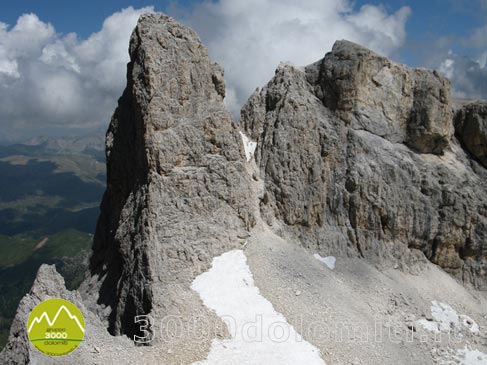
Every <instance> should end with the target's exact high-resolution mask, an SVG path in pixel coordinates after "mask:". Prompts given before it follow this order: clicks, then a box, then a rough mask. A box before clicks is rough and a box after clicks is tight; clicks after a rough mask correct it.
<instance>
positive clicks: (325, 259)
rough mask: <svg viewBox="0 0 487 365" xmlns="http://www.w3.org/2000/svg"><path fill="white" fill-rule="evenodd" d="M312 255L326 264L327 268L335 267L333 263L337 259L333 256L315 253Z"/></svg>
mask: <svg viewBox="0 0 487 365" xmlns="http://www.w3.org/2000/svg"><path fill="white" fill-rule="evenodd" d="M313 257H314V258H315V259H317V260H318V261H321V262H322V263H324V264H325V265H326V266H328V268H329V269H330V270H333V269H335V264H336V261H337V259H336V258H335V256H326V257H322V256H321V255H320V254H318V253H315V254H314V255H313Z"/></svg>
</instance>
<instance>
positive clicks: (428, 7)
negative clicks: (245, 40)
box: [0, 0, 487, 66]
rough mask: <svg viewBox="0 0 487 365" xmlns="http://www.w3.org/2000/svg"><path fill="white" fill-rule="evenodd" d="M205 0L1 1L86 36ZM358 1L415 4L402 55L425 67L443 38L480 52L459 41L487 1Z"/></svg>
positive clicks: (485, 11) (9, 16) (8, 15)
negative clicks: (149, 11)
mask: <svg viewBox="0 0 487 365" xmlns="http://www.w3.org/2000/svg"><path fill="white" fill-rule="evenodd" d="M201 2H202V1H194V0H179V1H178V0H174V1H160V0H159V1H158V0H154V1H145V0H103V1H90V0H85V1H65V0H43V1H39V0H22V1H9V2H4V3H3V4H2V5H1V14H0V21H3V22H5V23H7V24H10V25H13V24H15V22H16V21H17V19H18V17H19V16H20V15H22V14H24V13H30V12H33V13H35V14H37V15H38V16H39V18H40V19H42V20H43V21H45V22H50V23H52V24H54V25H55V27H56V30H57V31H59V32H62V33H69V32H76V33H77V34H78V35H79V36H80V37H83V38H86V37H88V36H89V35H90V34H91V33H93V32H95V31H97V30H98V29H99V28H100V25H101V24H102V23H103V20H104V19H105V18H107V17H108V16H109V15H111V14H113V13H114V12H116V11H118V10H120V9H122V8H126V7H128V6H132V7H134V8H141V7H144V6H154V8H155V10H156V11H162V12H169V13H171V12H172V10H173V8H174V7H175V6H177V7H180V8H183V9H191V7H192V6H193V5H194V4H196V3H201ZM354 4H355V5H354V8H355V9H357V8H360V7H361V6H362V5H364V4H374V5H378V6H383V7H384V8H385V9H386V10H388V11H389V12H394V11H397V10H398V9H400V8H401V7H403V6H408V7H410V8H411V11H412V13H411V16H410V17H409V19H408V22H407V23H406V32H407V44H406V47H405V48H404V49H403V50H401V52H400V54H399V55H396V57H397V58H398V60H400V61H402V62H405V63H408V64H410V65H412V66H420V65H421V63H422V62H421V59H420V57H419V55H418V53H420V52H421V48H422V46H423V45H425V44H428V43H430V42H433V41H435V40H437V39H438V38H445V37H447V38H449V39H450V41H451V46H452V48H453V49H455V50H456V51H458V52H461V53H462V56H467V57H472V56H474V54H472V50H471V49H469V48H468V47H462V45H461V44H459V43H458V42H456V41H457V40H458V39H459V38H462V37H467V36H468V35H469V34H471V33H472V32H473V31H474V30H475V29H476V28H479V27H481V26H482V25H485V24H486V23H487V1H479V0H415V1H414V0H413V1H411V0H409V1H408V0H384V1H382V0H357V1H354ZM179 10H180V11H181V9H179ZM486 37H487V35H486ZM414 47H417V48H418V49H414Z"/></svg>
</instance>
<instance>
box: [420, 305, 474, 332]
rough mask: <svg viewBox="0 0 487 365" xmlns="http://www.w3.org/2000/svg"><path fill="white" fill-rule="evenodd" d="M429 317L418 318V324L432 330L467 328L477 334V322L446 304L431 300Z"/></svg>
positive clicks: (460, 330) (442, 330) (456, 330)
mask: <svg viewBox="0 0 487 365" xmlns="http://www.w3.org/2000/svg"><path fill="white" fill-rule="evenodd" d="M431 317H432V319H433V320H432V321H428V320H427V319H420V320H418V321H417V323H418V324H419V325H421V326H422V327H424V328H425V329H427V330H428V331H432V332H436V333H439V332H448V331H452V330H453V331H455V332H458V333H461V332H462V331H463V330H468V331H470V332H471V333H474V334H478V333H479V326H478V324H477V323H476V322H475V321H474V320H473V319H472V318H470V317H469V316H467V315H464V314H461V315H458V313H457V312H456V311H455V310H454V309H453V308H452V307H451V306H449V305H448V304H445V303H440V302H437V301H436V300H433V301H432V302H431Z"/></svg>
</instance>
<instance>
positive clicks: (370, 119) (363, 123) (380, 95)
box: [307, 41, 453, 154]
mask: <svg viewBox="0 0 487 365" xmlns="http://www.w3.org/2000/svg"><path fill="white" fill-rule="evenodd" d="M307 73H308V74H309V76H308V79H309V81H310V82H311V83H312V84H314V85H315V92H316V94H317V96H318V97H320V98H321V99H322V100H323V102H324V103H325V105H326V106H327V107H328V108H330V109H331V110H333V111H335V112H336V113H337V114H338V115H339V116H340V118H341V119H343V120H344V121H345V122H347V123H349V124H350V125H351V126H352V128H354V129H363V130H366V131H368V132H371V133H374V134H376V135H378V136H381V137H384V138H386V139H387V140H389V141H391V142H393V143H396V142H400V143H406V144H407V145H408V146H410V147H411V148H413V149H415V150H416V151H418V152H422V153H435V154H441V153H443V151H444V149H445V148H446V147H447V145H448V143H449V140H450V138H451V136H452V134H453V126H452V123H451V122H450V121H451V119H452V105H451V102H450V81H449V80H448V79H446V78H444V77H442V76H440V75H439V74H438V73H437V72H436V71H430V70H426V69H418V68H416V69H410V68H408V67H406V66H404V65H401V64H398V63H395V62H392V61H390V60H389V59H387V58H385V57H382V56H379V55H378V54H376V53H374V52H372V51H370V50H368V49H366V48H364V47H362V46H360V45H357V44H355V43H352V42H349V41H337V42H336V43H335V44H334V46H333V48H332V51H331V52H330V53H328V54H327V55H326V56H325V58H324V59H323V60H322V61H319V62H318V63H317V64H314V65H311V66H309V67H308V68H307Z"/></svg>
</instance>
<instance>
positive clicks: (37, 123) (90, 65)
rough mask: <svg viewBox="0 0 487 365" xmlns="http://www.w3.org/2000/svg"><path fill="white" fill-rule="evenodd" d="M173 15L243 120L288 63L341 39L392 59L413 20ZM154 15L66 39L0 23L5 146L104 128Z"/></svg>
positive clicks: (312, 12) (40, 27) (378, 10)
mask: <svg viewBox="0 0 487 365" xmlns="http://www.w3.org/2000/svg"><path fill="white" fill-rule="evenodd" d="M173 10H174V11H173V14H179V15H176V18H178V19H180V20H181V21H183V22H185V23H186V24H188V25H190V26H191V27H192V28H193V29H195V30H196V31H197V32H198V33H199V34H200V36H201V38H202V39H203V41H204V43H205V45H206V46H207V47H208V48H209V50H210V54H211V56H212V58H213V59H214V60H215V61H217V62H219V63H220V64H221V65H222V66H223V67H224V69H225V79H226V82H227V98H226V103H227V105H228V107H229V108H230V110H231V111H232V112H233V113H234V115H236V116H238V114H239V110H240V107H241V106H242V104H243V103H244V102H245V101H246V99H247V98H248V96H249V95H250V94H251V92H252V91H253V90H254V89H255V88H256V87H258V86H262V85H264V84H265V83H266V82H267V81H268V80H269V79H270V78H271V77H272V75H273V73H274V70H275V68H276V67H277V65H278V64H279V63H280V62H281V61H285V62H286V61H289V62H292V63H294V64H297V65H306V64H309V63H311V62H314V61H316V60H318V59H320V58H322V57H323V56H324V54H325V53H326V52H327V51H329V50H330V49H331V47H332V45H333V43H334V42H335V41H336V40H337V39H348V40H351V41H355V42H358V43H360V44H362V45H364V46H367V47H369V48H371V49H373V50H375V51H377V52H379V53H381V54H384V55H390V54H391V53H392V52H394V51H395V50H397V49H398V48H399V47H401V45H402V44H403V43H404V41H405V38H406V32H405V23H406V21H407V18H408V16H409V14H410V9H409V8H408V7H403V8H401V9H399V10H397V11H396V12H394V13H390V12H387V11H386V10H385V9H384V8H383V7H380V6H372V5H364V6H362V7H361V8H360V9H354V7H353V3H352V1H351V0H306V1H302V2H297V1H291V0H246V1H241V0H218V1H205V2H203V3H200V4H196V5H194V6H193V8H192V10H190V11H189V12H188V10H186V12H185V13H177V9H174V8H173ZM152 11H154V9H153V7H146V8H141V9H134V8H132V7H129V8H126V9H123V10H121V11H119V12H116V13H114V14H113V15H111V16H110V17H108V18H107V19H106V20H105V21H104V23H103V26H102V28H101V30H100V31H98V32H97V33H94V34H92V35H91V36H90V37H88V38H87V39H80V38H79V37H78V35H77V34H75V33H69V34H59V33H57V32H56V30H55V27H54V26H53V25H51V24H47V23H45V22H43V21H42V20H41V19H39V18H38V17H37V16H36V15H35V14H25V15H22V16H21V17H19V19H18V21H17V24H15V25H13V26H12V27H9V26H7V25H6V24H4V23H1V22H0V130H2V132H1V133H0V140H2V139H3V140H5V139H21V138H29V137H32V136H35V135H39V134H57V135H67V134H79V133H85V132H86V131H89V130H90V129H96V128H104V127H106V125H107V124H108V121H109V119H110V116H111V114H112V113H113V110H114V109H115V106H116V100H117V99H118V97H119V96H120V95H121V93H122V91H123V88H124V85H125V82H126V80H125V73H126V63H127V62H128V52H127V49H128V40H129V36H130V33H131V32H132V29H133V27H134V26H135V24H136V22H137V19H138V17H139V16H140V14H142V13H146V12H152ZM2 137H3V138H2Z"/></svg>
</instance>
